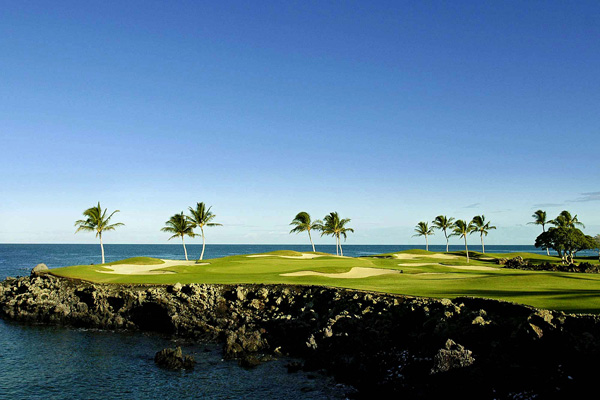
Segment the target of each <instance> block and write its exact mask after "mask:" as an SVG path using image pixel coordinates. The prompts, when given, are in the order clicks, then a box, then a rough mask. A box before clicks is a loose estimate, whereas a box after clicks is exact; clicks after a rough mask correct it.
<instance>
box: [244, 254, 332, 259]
mask: <svg viewBox="0 0 600 400" xmlns="http://www.w3.org/2000/svg"><path fill="white" fill-rule="evenodd" d="M246 257H279V258H293V259H298V260H300V259H309V258H317V257H323V255H322V254H311V253H302V255H301V256H280V255H278V254H253V255H251V256H246Z"/></svg>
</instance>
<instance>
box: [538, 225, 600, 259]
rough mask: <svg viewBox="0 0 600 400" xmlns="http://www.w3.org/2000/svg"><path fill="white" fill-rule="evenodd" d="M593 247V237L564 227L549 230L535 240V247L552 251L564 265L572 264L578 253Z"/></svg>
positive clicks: (575, 229)
mask: <svg viewBox="0 0 600 400" xmlns="http://www.w3.org/2000/svg"><path fill="white" fill-rule="evenodd" d="M595 245H596V243H595V241H594V238H593V237H591V236H588V235H585V234H584V233H583V232H582V231H581V230H579V229H577V228H573V227H564V226H560V227H557V228H550V229H548V230H547V231H546V232H542V233H541V234H540V235H539V236H538V237H537V238H536V239H535V247H541V248H544V249H554V250H555V251H556V252H557V253H558V256H559V257H560V258H561V260H562V262H563V263H565V264H569V263H570V264H573V260H574V258H575V254H576V253H577V252H578V251H581V250H588V249H593V248H594V247H595Z"/></svg>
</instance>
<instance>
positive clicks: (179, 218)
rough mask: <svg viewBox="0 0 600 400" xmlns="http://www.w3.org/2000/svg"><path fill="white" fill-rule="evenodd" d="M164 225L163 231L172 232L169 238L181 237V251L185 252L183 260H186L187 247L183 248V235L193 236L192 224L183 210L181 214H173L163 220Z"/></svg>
mask: <svg viewBox="0 0 600 400" xmlns="http://www.w3.org/2000/svg"><path fill="white" fill-rule="evenodd" d="M165 225H166V226H165V227H164V228H162V229H161V231H163V232H169V233H173V236H171V237H170V238H169V240H171V239H173V238H176V237H181V242H182V243H183V252H184V254H185V260H186V261H187V260H188V256H187V249H186V248H185V241H184V240H183V238H184V236H189V237H194V236H196V234H195V233H194V225H193V224H192V223H191V222H190V221H189V219H188V218H187V217H186V216H185V215H183V211H182V212H181V214H175V215H173V216H172V217H171V218H169V220H168V221H167V222H165Z"/></svg>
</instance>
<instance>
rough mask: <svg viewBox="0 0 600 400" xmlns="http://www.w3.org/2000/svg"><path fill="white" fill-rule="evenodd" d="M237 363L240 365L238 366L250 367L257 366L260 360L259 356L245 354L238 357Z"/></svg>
mask: <svg viewBox="0 0 600 400" xmlns="http://www.w3.org/2000/svg"><path fill="white" fill-rule="evenodd" d="M238 364H239V365H240V367H243V368H248V369H250V368H254V367H257V366H259V365H260V364H262V362H261V360H260V358H258V357H257V356H256V355H254V354H246V355H245V356H244V357H242V358H240V360H239V361H238Z"/></svg>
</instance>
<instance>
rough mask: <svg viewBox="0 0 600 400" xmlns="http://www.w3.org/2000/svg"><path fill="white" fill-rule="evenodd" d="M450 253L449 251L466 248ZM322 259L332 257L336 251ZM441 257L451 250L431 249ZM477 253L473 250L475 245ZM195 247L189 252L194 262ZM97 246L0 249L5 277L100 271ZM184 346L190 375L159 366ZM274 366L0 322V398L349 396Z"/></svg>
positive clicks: (316, 377)
mask: <svg viewBox="0 0 600 400" xmlns="http://www.w3.org/2000/svg"><path fill="white" fill-rule="evenodd" d="M415 247H416V246H402V245H394V246H392V245H389V246H388V245H380V246H376V245H364V246H360V245H347V246H344V255H347V256H353V257H358V256H368V255H374V254H382V253H390V252H395V251H400V250H405V249H409V248H415ZM282 249H288V250H296V251H310V250H311V248H310V246H309V245H208V246H207V247H206V252H205V259H208V258H218V257H224V256H229V255H236V254H251V253H263V252H268V251H274V250H282ZM462 249H463V248H462V247H461V246H451V248H450V250H451V251H457V250H462ZM316 250H317V251H322V252H327V253H333V254H334V253H335V246H333V245H332V246H323V245H318V246H317V248H316ZM430 250H432V251H444V250H445V246H430ZM472 250H475V251H477V250H478V249H477V247H476V246H474V247H473V248H472ZM486 250H487V251H488V252H491V253H504V252H521V251H528V252H536V253H543V251H540V250H539V249H536V248H535V247H532V246H486ZM105 251H106V262H111V261H115V260H119V259H123V258H127V257H135V256H147V257H155V258H165V259H183V258H184V255H183V248H182V246H178V245H111V244H107V245H105ZM200 251H201V246H199V245H189V246H188V253H189V255H190V258H195V257H198V256H199V254H200ZM100 262H101V259H100V248H99V246H98V245H82V244H0V279H4V278H6V277H7V276H26V275H29V272H30V271H31V269H32V268H33V267H34V266H35V265H36V264H38V263H45V264H46V265H47V266H48V267H49V268H57V267H63V266H68V265H80V264H91V263H95V264H99V263H100ZM175 346H181V347H182V349H183V351H184V353H185V354H192V355H194V357H195V359H196V361H197V365H196V368H195V369H194V370H193V371H167V370H164V369H161V368H158V367H157V366H156V365H155V364H154V361H153V357H154V354H155V353H156V352H157V351H159V350H161V349H163V348H166V347H175ZM290 361H291V360H290V359H285V358H282V359H278V360H276V361H271V362H267V363H264V364H262V365H259V366H258V367H256V368H254V369H250V370H248V369H243V368H241V367H239V366H238V365H237V363H236V362H235V361H233V360H223V359H222V358H221V346H220V345H217V344H203V343H194V342H190V341H185V340H177V339H173V338H169V337H166V336H161V335H158V334H148V333H139V332H137V333H127V332H111V331H100V330H89V329H69V328H64V327H54V326H40V325H36V326H31V325H23V324H18V323H13V322H9V321H4V320H1V319H0V399H80V398H81V399H84V398H85V399H153V398H161V399H165V400H166V399H192V398H205V399H281V398H285V399H337V398H344V396H345V393H347V388H345V387H343V386H341V385H338V384H336V383H335V382H334V381H333V380H332V379H331V378H329V377H327V376H324V375H321V374H318V373H312V374H311V373H305V372H299V373H292V374H289V373H288V372H287V369H286V368H285V364H287V363H288V362H290Z"/></svg>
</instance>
